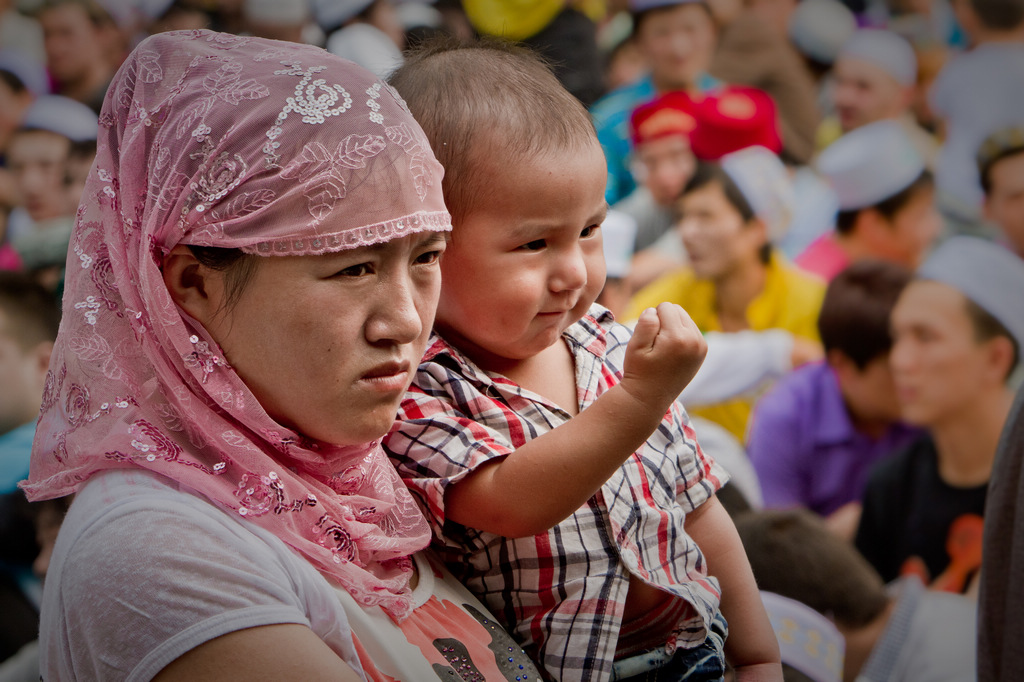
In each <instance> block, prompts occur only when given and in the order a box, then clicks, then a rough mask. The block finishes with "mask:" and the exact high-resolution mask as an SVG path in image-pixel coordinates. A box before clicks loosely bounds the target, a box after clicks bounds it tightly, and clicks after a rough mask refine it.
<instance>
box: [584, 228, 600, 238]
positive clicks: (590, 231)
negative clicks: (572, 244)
mask: <svg viewBox="0 0 1024 682" xmlns="http://www.w3.org/2000/svg"><path fill="white" fill-rule="evenodd" d="M598 227H600V226H599V225H588V226H587V227H584V228H583V231H582V232H580V237H582V238H583V239H586V238H587V237H593V236H594V235H595V234H597V228H598Z"/></svg>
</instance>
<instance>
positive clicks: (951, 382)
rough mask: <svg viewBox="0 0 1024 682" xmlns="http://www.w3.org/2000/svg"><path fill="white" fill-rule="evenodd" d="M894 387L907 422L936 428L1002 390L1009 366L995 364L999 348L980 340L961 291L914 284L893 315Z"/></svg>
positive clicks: (992, 341) (924, 282)
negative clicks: (996, 348) (995, 391)
mask: <svg viewBox="0 0 1024 682" xmlns="http://www.w3.org/2000/svg"><path fill="white" fill-rule="evenodd" d="M892 333H893V347H892V352H891V354H890V364H891V366H892V375H893V383H894V384H895V386H896V395H897V398H898V399H899V402H900V408H901V411H902V414H903V418H904V419H905V420H906V421H907V422H909V423H911V424H916V425H918V426H926V427H927V426H935V425H937V424H940V423H942V422H943V421H944V420H946V419H948V418H951V417H955V416H956V415H957V413H958V412H962V411H963V410H964V408H965V406H968V405H971V404H973V403H976V402H977V401H978V400H979V398H980V397H981V396H982V395H983V394H984V392H986V391H991V390H993V388H1000V387H1002V385H1003V377H1004V374H1005V372H1006V367H1005V365H1004V364H1000V363H995V365H996V366H993V349H992V346H993V344H995V343H997V342H999V341H1001V340H1002V341H1005V340H1004V339H1001V338H1000V337H996V338H994V339H990V340H988V341H979V340H978V337H977V334H976V330H975V327H974V322H973V321H972V320H971V317H970V314H969V313H968V311H967V299H966V298H964V296H963V294H961V293H960V292H959V291H957V290H956V289H954V288H952V287H950V286H948V285H946V284H942V283H940V282H933V281H927V280H918V281H914V282H911V284H910V285H909V286H907V288H906V289H905V290H904V291H903V294H901V295H900V298H899V300H898V301H897V302H896V307H895V308H894V309H893V312H892Z"/></svg>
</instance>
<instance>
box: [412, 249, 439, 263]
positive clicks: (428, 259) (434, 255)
mask: <svg viewBox="0 0 1024 682" xmlns="http://www.w3.org/2000/svg"><path fill="white" fill-rule="evenodd" d="M441 253H442V252H441V250H440V249H438V250H436V251H427V252H426V253H422V254H420V255H419V256H417V257H416V262H417V263H420V264H426V265H429V264H430V263H436V262H437V261H438V260H440V259H441Z"/></svg>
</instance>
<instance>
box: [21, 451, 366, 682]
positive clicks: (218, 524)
mask: <svg viewBox="0 0 1024 682" xmlns="http://www.w3.org/2000/svg"><path fill="white" fill-rule="evenodd" d="M46 587H47V589H46V590H45V591H44V595H43V608H42V619H41V625H40V631H41V642H42V646H43V650H44V651H43V660H44V664H45V665H46V666H47V669H48V670H49V672H51V673H54V675H50V676H56V677H60V676H61V675H60V674H57V673H59V671H60V670H62V669H63V670H71V671H74V672H75V674H76V675H77V676H85V677H94V676H95V677H100V678H102V677H110V676H115V677H116V676H122V677H123V676H125V675H128V676H129V677H130V676H131V675H129V673H132V674H141V672H146V673H147V674H149V675H150V676H152V674H155V673H156V672H158V671H159V670H160V669H162V667H163V666H165V665H167V664H168V663H170V662H171V661H172V660H175V659H176V658H177V657H178V656H180V655H182V654H183V653H184V652H185V651H188V650H190V649H191V648H194V647H195V646H198V645H199V644H202V643H204V642H205V641H209V640H210V639H212V638H214V637H218V636H220V635H223V634H227V633H229V632H233V631H236V630H240V629H244V628H247V627H256V626H260V625H271V624H280V623H298V624H302V625H306V626H309V627H311V628H313V629H314V631H317V630H323V631H326V632H330V631H331V630H332V629H333V630H336V631H341V630H343V629H344V628H345V627H346V626H345V623H346V622H347V621H346V620H345V616H344V614H343V612H341V611H340V609H335V610H331V609H327V608H326V607H325V606H323V605H324V604H327V603H328V600H327V599H325V598H324V597H325V596H326V595H328V594H333V589H332V588H331V587H330V585H329V584H328V583H327V581H326V580H325V579H324V578H323V577H322V576H320V574H319V573H317V572H316V570H315V569H313V567H312V566H311V565H310V564H308V562H306V561H304V560H303V559H302V558H301V557H300V556H298V555H297V554H295V553H294V552H292V551H291V550H290V549H289V548H288V547H287V545H285V544H284V543H283V542H282V541H280V540H279V539H277V538H276V537H274V536H273V535H272V534H270V533H268V532H267V531H264V530H263V529H261V528H259V527H257V526H255V524H252V523H249V522H247V521H244V520H242V519H237V518H234V517H233V515H232V514H231V513H230V512H227V511H225V510H222V509H220V508H219V507H217V506H215V505H214V504H212V503H210V502H209V501H207V500H205V499H203V498H201V497H199V496H198V495H196V494H193V493H192V492H190V491H189V490H188V489H186V488H183V487H181V486H179V485H178V484H176V483H174V482H173V481H169V480H167V479H164V478H162V477H160V476H159V475H156V474H153V473H150V472H144V471H136V470H116V471H110V472H104V473H101V474H98V475H96V476H95V477H94V478H93V479H91V480H90V481H89V482H88V483H87V484H86V485H85V486H83V488H82V490H81V492H79V493H78V495H77V496H76V499H75V501H74V502H73V503H72V505H71V508H70V509H69V511H68V516H67V518H66V519H65V522H64V524H63V525H62V527H61V531H60V534H59V535H58V538H57V544H56V546H55V548H54V553H53V557H52V559H51V562H50V568H49V571H48V573H47V576H46ZM318 604H319V605H321V606H317V605H318ZM325 609H326V610H325ZM320 611H324V612H323V613H320ZM328 611H329V612H328ZM318 622H319V623H320V625H322V626H323V627H320V626H318ZM339 625H340V629H339ZM129 644H130V646H129ZM63 665H67V666H70V668H61V667H60V666H63ZM53 666H58V667H56V668H55V667H53ZM83 666H85V667H83ZM95 666H101V667H103V666H109V667H108V668H104V669H100V668H95Z"/></svg>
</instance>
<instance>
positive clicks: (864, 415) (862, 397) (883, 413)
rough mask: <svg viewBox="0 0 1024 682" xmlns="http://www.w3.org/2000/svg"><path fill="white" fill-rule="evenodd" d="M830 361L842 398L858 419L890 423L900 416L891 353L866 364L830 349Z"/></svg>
mask: <svg viewBox="0 0 1024 682" xmlns="http://www.w3.org/2000/svg"><path fill="white" fill-rule="evenodd" d="M829 365H831V366H832V368H833V370H834V371H835V373H836V379H837V380H838V382H839V390H840V391H841V392H842V394H843V400H844V402H845V403H846V406H847V408H848V409H849V410H850V413H851V414H852V415H853V417H854V421H855V423H862V424H863V423H867V424H889V423H892V422H895V421H898V420H899V418H900V404H899V401H897V399H896V388H895V386H894V384H893V378H892V371H891V369H890V367H889V355H888V353H886V354H883V355H879V356H877V357H875V358H872V359H871V360H869V361H868V363H867V364H866V365H864V367H863V368H860V367H857V365H856V363H854V362H853V360H851V359H850V358H848V357H846V355H845V354H843V353H842V351H838V350H834V351H832V352H831V353H829Z"/></svg>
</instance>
